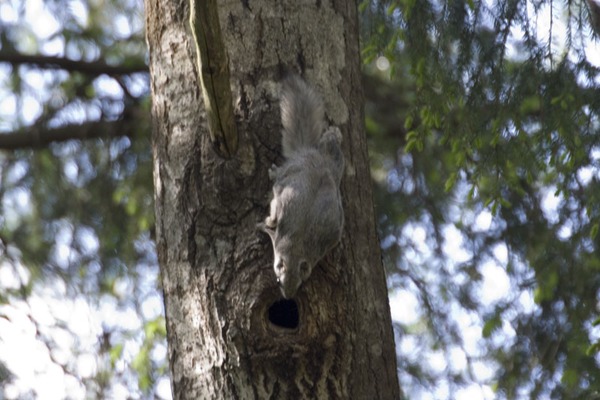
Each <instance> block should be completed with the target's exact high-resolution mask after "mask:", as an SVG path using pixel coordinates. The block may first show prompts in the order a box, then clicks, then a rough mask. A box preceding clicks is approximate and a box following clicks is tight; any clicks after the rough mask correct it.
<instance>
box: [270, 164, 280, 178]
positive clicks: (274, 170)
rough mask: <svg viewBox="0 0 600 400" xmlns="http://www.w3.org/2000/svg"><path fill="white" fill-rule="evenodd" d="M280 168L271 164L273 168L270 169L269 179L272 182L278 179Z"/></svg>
mask: <svg viewBox="0 0 600 400" xmlns="http://www.w3.org/2000/svg"><path fill="white" fill-rule="evenodd" d="M278 169H279V168H277V165H275V164H271V168H269V178H270V179H271V180H275V179H276V178H277V170H278Z"/></svg>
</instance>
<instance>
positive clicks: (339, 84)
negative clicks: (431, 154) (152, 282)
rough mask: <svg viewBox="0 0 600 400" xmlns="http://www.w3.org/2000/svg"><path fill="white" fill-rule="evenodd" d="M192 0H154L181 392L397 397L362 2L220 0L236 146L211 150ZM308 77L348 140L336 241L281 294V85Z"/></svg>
mask: <svg viewBox="0 0 600 400" xmlns="http://www.w3.org/2000/svg"><path fill="white" fill-rule="evenodd" d="M186 7H187V2H173V1H166V0H147V1H146V13H147V39H148V44H149V49H150V73H151V83H152V93H153V122H154V141H153V143H154V144H153V146H154V184H155V200H156V224H157V237H156V242H157V249H158V255H159V262H160V266H161V273H162V285H163V290H164V298H165V308H166V317H167V330H168V342H169V360H170V364H171V372H172V381H173V390H174V397H175V398H176V399H187V398H190V399H268V398H271V399H398V398H400V392H399V388H398V381H397V374H396V356H395V349H394V341H393V333H392V325H391V319H390V311H389V305H388V300H387V289H386V285H385V277H384V272H383V267H382V263H381V254H380V250H379V243H378V240H377V236H376V233H375V221H374V213H373V204H372V195H371V179H370V175H369V169H368V157H367V151H366V148H367V145H366V137H365V134H364V129H363V110H362V102H363V96H362V89H361V82H360V64H359V48H358V26H357V16H356V4H355V2H354V1H352V0H336V1H327V0H326V1H313V2H306V1H283V2H281V1H264V0H261V1H221V2H219V7H220V8H219V16H220V23H221V29H222V34H223V39H224V42H225V46H226V48H227V53H228V58H229V63H230V65H229V66H230V71H231V82H232V88H231V89H232V95H233V98H234V99H236V100H235V107H236V110H235V113H236V117H237V119H238V121H239V123H238V132H239V135H240V136H239V148H238V151H237V153H236V154H235V156H234V157H232V158H231V159H229V160H225V159H222V158H220V157H219V156H218V155H217V154H215V152H214V150H213V147H212V145H211V144H210V140H209V136H208V133H207V123H206V118H205V112H204V106H203V104H202V96H201V93H200V92H199V87H200V86H199V85H198V82H197V75H196V71H195V69H194V63H195V55H194V51H193V41H192V37H191V33H190V32H189V28H188V27H187V21H188V18H189V15H188V12H189V10H188V9H187V8H186ZM286 71H296V72H300V73H301V74H302V75H303V76H304V77H305V79H306V80H307V81H308V82H310V83H311V84H312V85H313V86H315V88H316V89H317V90H318V91H319V92H320V93H321V94H322V96H323V98H324V102H325V106H326V110H327V118H328V119H329V122H330V123H331V124H332V125H337V126H339V127H340V129H341V131H342V135H343V137H344V142H343V146H344V153H345V157H346V164H347V166H346V173H345V176H344V178H343V181H342V195H343V197H344V208H345V215H346V226H345V230H344V235H343V238H342V243H341V245H340V246H338V247H337V248H336V249H334V251H333V252H332V253H331V254H329V255H328V256H327V257H326V259H325V260H324V261H323V262H321V263H320V265H319V266H318V267H317V268H315V270H314V271H313V274H312V275H311V278H310V279H309V281H308V282H307V283H306V284H304V285H303V286H302V287H301V288H300V290H299V292H298V296H297V298H296V299H295V300H294V301H282V299H281V295H280V292H279V288H278V287H277V285H276V282H275V277H274V273H273V271H272V262H273V259H272V249H271V245H270V242H269V238H268V237H267V236H266V235H265V234H263V233H261V232H259V231H257V229H256V224H257V223H258V222H260V221H262V220H263V219H264V218H265V216H266V215H267V212H268V203H269V200H270V194H271V182H270V181H269V178H268V174H267V171H268V168H269V167H270V166H271V164H272V163H274V162H275V163H277V164H280V162H281V154H280V153H281V150H280V140H281V136H280V129H281V125H280V115H279V106H278V95H277V82H278V81H279V80H280V79H281V77H282V74H283V73H285V72H286Z"/></svg>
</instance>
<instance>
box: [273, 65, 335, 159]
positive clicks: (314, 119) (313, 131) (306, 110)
mask: <svg viewBox="0 0 600 400" xmlns="http://www.w3.org/2000/svg"><path fill="white" fill-rule="evenodd" d="M281 122H282V124H283V133H282V139H281V143H282V148H283V155H284V156H285V157H286V158H288V157H291V156H292V155H293V154H294V153H295V152H296V151H298V150H300V149H302V148H306V147H312V148H317V147H318V145H319V138H320V137H321V135H322V133H323V131H324V130H325V111H324V107H323V101H322V100H321V98H320V97H319V95H317V93H316V92H315V91H314V90H313V89H312V88H311V87H310V86H308V85H307V84H306V82H304V81H303V80H302V78H300V77H298V76H290V77H288V78H286V80H284V81H283V84H282V90H281Z"/></svg>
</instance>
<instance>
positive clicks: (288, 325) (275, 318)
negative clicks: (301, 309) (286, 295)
mask: <svg viewBox="0 0 600 400" xmlns="http://www.w3.org/2000/svg"><path fill="white" fill-rule="evenodd" d="M269 321H271V323H272V324H273V325H275V326H278V327H280V328H285V329H296V328H297V327H298V323H299V322H300V315H299V314H298V304H296V302H295V301H294V300H285V299H281V300H279V301H276V302H275V303H273V304H272V305H271V307H269Z"/></svg>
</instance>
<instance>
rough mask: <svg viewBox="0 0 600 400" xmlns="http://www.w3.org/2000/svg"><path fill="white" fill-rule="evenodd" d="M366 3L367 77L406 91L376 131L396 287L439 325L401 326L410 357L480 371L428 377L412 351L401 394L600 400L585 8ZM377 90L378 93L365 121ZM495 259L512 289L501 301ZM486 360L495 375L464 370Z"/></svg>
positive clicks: (599, 291) (590, 67) (598, 106)
mask: <svg viewBox="0 0 600 400" xmlns="http://www.w3.org/2000/svg"><path fill="white" fill-rule="evenodd" d="M362 8H363V9H364V11H363V14H362V18H363V20H364V23H363V35H362V37H363V43H364V45H363V48H364V49H365V50H364V51H363V57H364V60H365V61H366V63H367V66H366V70H367V72H368V73H370V74H371V75H373V76H380V77H383V78H380V79H379V80H378V81H377V82H378V85H381V86H391V87H397V91H398V93H396V96H395V98H394V99H389V98H388V99H385V100H384V101H386V103H387V107H388V109H389V108H392V109H393V108H394V107H393V106H392V105H390V103H391V102H392V101H393V102H395V104H396V108H395V109H394V110H393V115H394V117H395V120H394V121H392V122H390V121H389V119H387V120H386V119H382V120H381V121H382V122H381V125H383V126H378V125H376V124H375V123H368V124H367V128H368V130H369V134H370V135H371V138H372V139H371V143H372V144H373V145H372V146H371V149H372V158H373V165H374V173H373V175H374V178H375V180H376V183H377V192H376V200H377V204H378V209H379V210H380V213H381V218H380V232H381V233H380V234H381V237H382V241H383V245H384V249H385V250H386V253H387V255H388V258H387V259H386V260H387V263H386V264H387V266H388V271H389V276H390V282H391V283H392V288H398V289H401V290H403V291H404V290H408V291H410V292H411V293H412V294H413V296H414V297H415V298H416V299H417V300H418V301H419V304H420V307H421V308H420V312H421V313H422V315H423V316H424V317H425V318H426V319H427V320H428V326H429V330H428V335H426V336H428V337H426V338H421V337H416V336H413V335H411V334H410V332H409V331H406V332H405V336H400V342H401V345H400V347H401V348H405V346H403V345H402V343H413V346H417V348H418V349H420V350H421V351H425V352H427V351H429V352H432V351H433V350H432V348H433V347H432V343H435V344H436V345H435V347H436V348H439V347H441V348H444V349H445V350H446V352H447V354H448V356H447V360H449V362H452V360H451V357H450V354H452V353H453V352H455V351H457V349H461V352H462V353H463V354H466V356H467V360H468V361H467V363H468V364H469V366H467V367H464V368H458V367H456V368H458V370H459V372H458V373H451V371H453V370H455V369H454V368H450V370H448V371H445V372H443V373H433V372H431V369H428V368H427V367H424V366H423V365H422V363H423V357H420V358H418V359H414V360H413V359H411V357H410V353H406V352H405V353H403V354H401V355H400V356H399V364H400V371H402V372H401V373H400V376H401V379H402V382H403V386H404V389H405V390H406V391H407V393H409V394H410V393H413V395H414V396H416V397H419V393H421V391H433V390H434V389H433V387H434V386H436V387H439V385H446V386H445V387H447V388H448V390H449V392H450V395H449V397H450V398H452V397H453V394H452V393H455V392H456V391H458V390H461V388H464V387H465V386H469V385H471V384H472V383H474V384H476V385H477V386H479V385H483V386H484V387H488V388H489V389H490V390H491V391H493V392H495V395H496V396H498V397H500V398H516V397H522V396H525V397H530V398H537V397H540V396H541V397H549V398H584V397H587V396H592V395H593V394H596V395H597V394H598V393H600V379H599V378H600V375H598V374H597V370H598V368H599V366H600V357H599V356H598V351H597V349H598V345H597V344H598V339H599V338H600V331H599V330H598V328H597V327H594V325H593V321H595V320H597V318H598V308H597V304H598V298H599V297H598V296H600V279H599V276H600V275H599V274H598V265H599V263H600V258H599V257H598V254H600V252H599V248H598V246H599V245H600V242H599V241H598V229H599V228H598V226H600V210H599V209H598V207H597V206H596V205H597V204H598V196H599V195H600V185H598V179H599V178H600V170H599V166H600V165H599V162H600V135H599V134H598V130H599V121H600V100H599V97H598V96H597V92H598V80H597V76H598V75H599V72H600V68H599V67H598V65H597V64H594V63H593V62H592V61H591V59H590V58H588V56H587V55H588V54H592V53H594V52H595V51H596V49H597V43H596V42H594V40H592V37H591V36H590V35H589V33H590V32H591V30H590V28H589V20H588V14H587V11H586V10H587V9H586V8H585V7H584V5H583V2H559V1H553V2H525V1H498V2H493V3H488V2H478V1H453V2H437V1H422V2H418V5H417V3H416V2H413V1H384V2H378V3H377V4H373V3H371V2H363V3H362ZM550 8H552V10H553V12H550ZM544 18H552V20H549V21H548V22H540V20H541V21H544ZM380 25H383V26H380ZM561 25H562V26H566V29H564V30H561V29H559V28H560V26H561ZM381 56H384V57H386V58H387V59H388V60H390V61H391V63H392V64H393V66H394V67H392V68H390V70H389V71H387V73H388V74H389V75H386V73H385V71H379V70H378V69H377V68H376V66H375V65H376V62H375V61H376V60H377V58H378V57H381ZM596 62H597V61H596ZM388 77H389V78H388ZM377 90H378V89H377V88H369V89H368V90H367V108H366V110H367V119H368V120H369V119H370V116H369V111H370V110H372V109H376V107H377V106H376V104H379V103H380V102H381V101H382V99H381V98H378V97H374V96H370V95H371V94H372V93H377ZM405 99H409V101H408V102H407V101H406V100H405ZM369 102H373V103H375V104H373V105H369ZM373 119H375V118H373ZM388 124H389V125H388ZM374 128H376V129H374ZM382 132H386V133H392V132H394V133H396V134H397V136H396V137H394V139H395V146H393V145H386V146H377V145H376V144H375V142H376V141H377V140H379V137H380V136H382ZM392 137H393V135H391V134H388V135H387V137H386V139H384V140H388V139H390V138H392ZM399 148H400V149H401V150H400V151H398V150H396V149H399ZM390 150H392V151H390ZM487 220H489V222H485V223H483V222H482V221H487ZM415 227H418V229H423V230H424V231H425V232H426V234H425V237H424V243H419V242H417V241H416V240H415V239H414V229H415ZM448 232H451V233H452V237H449V236H448ZM456 237H458V239H457V238H456ZM457 240H458V242H459V243H460V244H459V245H458V247H457V246H456V245H452V243H456V242H457ZM498 254H500V257H498ZM490 263H493V264H495V265H497V266H498V267H497V268H500V270H503V271H504V273H498V277H499V278H502V279H507V280H508V282H509V284H510V286H509V288H508V290H506V291H505V293H503V294H502V295H498V296H496V298H494V299H493V300H490V299H488V298H487V297H488V296H486V294H487V293H486V291H487V292H489V291H490V290H492V289H493V288H494V285H493V283H486V282H485V281H486V279H485V274H484V271H486V269H489V268H490V267H489V266H490ZM496 270H497V269H496ZM481 277H484V279H483V280H482V279H481ZM503 277H504V278H503ZM467 315H468V316H469V317H468V318H469V320H470V321H471V324H474V325H475V326H479V327H480V328H481V335H480V338H479V339H478V350H477V351H473V350H470V349H468V348H467V347H468V346H466V345H465V340H466V338H467V334H466V333H465V332H462V330H463V329H464V322H461V323H459V322H458V321H464V320H465V318H467V317H466V316H467ZM470 337H471V339H470V340H471V341H472V340H473V339H472V335H470ZM414 343H417V344H416V345H414ZM475 360H477V361H475ZM481 360H487V363H488V365H490V366H493V365H495V367H494V371H495V374H493V375H492V376H490V377H485V378H483V377H479V376H477V375H475V376H474V375H472V374H470V373H469V372H468V371H469V369H470V368H474V365H475V363H476V362H479V361H481ZM414 363H421V365H420V368H419V369H416V368H415V365H414ZM416 374H422V375H423V376H416ZM430 381H431V382H435V385H432V384H430V383H429V382H430ZM415 382H420V384H418V383H415Z"/></svg>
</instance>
